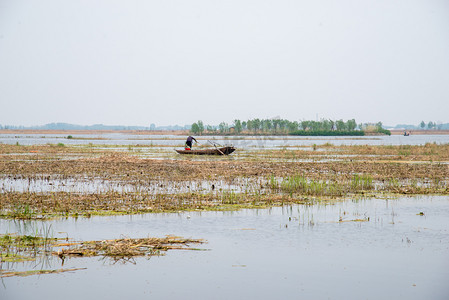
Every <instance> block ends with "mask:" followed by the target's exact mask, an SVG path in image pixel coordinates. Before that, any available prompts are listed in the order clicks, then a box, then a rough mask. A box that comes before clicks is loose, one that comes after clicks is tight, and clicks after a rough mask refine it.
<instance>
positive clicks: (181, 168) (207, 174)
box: [0, 144, 449, 219]
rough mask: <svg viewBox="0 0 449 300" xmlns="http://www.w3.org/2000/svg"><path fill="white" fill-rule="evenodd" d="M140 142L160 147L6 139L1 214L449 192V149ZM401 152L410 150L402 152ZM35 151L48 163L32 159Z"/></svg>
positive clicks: (0, 171)
mask: <svg viewBox="0 0 449 300" xmlns="http://www.w3.org/2000/svg"><path fill="white" fill-rule="evenodd" d="M128 147H130V149H132V151H127V148H128ZM134 148H137V149H140V150H142V153H143V154H145V152H146V151H150V150H147V148H143V147H139V146H138V145H133V146H132V147H131V146H127V145H115V146H113V147H105V146H104V147H97V146H95V145H84V146H76V147H74V146H70V145H67V146H64V147H58V146H57V145H40V146H15V145H3V144H0V154H2V155H1V156H0V182H2V183H1V185H0V217H3V218H14V219H38V218H51V217H68V216H73V217H80V216H86V217H89V216H92V215H105V214H138V213H148V212H167V211H180V210H222V209H233V208H232V207H234V208H241V207H251V206H254V207H259V206H261V205H262V206H263V205H277V204H279V203H289V202H291V203H298V202H302V201H304V199H306V198H308V197H324V198H338V197H347V196H351V197H352V196H353V195H367V194H370V195H379V194H382V193H397V194H429V193H439V194H449V188H448V180H449V168H448V166H447V162H445V161H444V160H445V159H446V158H449V145H437V144H426V145H424V146H334V145H332V144H324V145H316V151H313V150H310V149H309V150H306V149H307V147H302V148H301V147H300V149H297V148H294V149H288V147H285V148H283V149H279V150H273V149H271V150H258V151H252V150H251V151H245V150H242V151H241V154H240V153H239V155H240V158H238V159H234V158H232V159H229V158H226V159H207V158H206V159H202V160H201V158H199V159H188V158H186V159H179V158H178V159H162V160H157V159H143V158H141V157H140V156H139V155H141V154H142V153H139V154H138V155H136V153H138V152H136V151H134ZM144 149H145V150H144ZM154 150H155V151H156V152H154V153H157V151H159V150H158V149H154ZM151 151H153V150H151ZM401 151H407V153H410V154H408V155H406V156H405V155H402V156H401V155H399V153H400V152H401ZM36 153H37V154H38V156H37V155H36ZM403 153H405V152H403ZM28 154H30V155H31V156H30V157H39V159H35V160H31V159H30V160H27V159H24V157H26V156H27V155H28ZM74 156H75V157H74ZM426 157H427V158H426ZM430 157H431V159H432V160H434V161H435V162H433V163H432V162H430V160H429V158H430ZM416 160H419V161H416ZM426 160H427V161H426ZM21 185H22V188H21V187H20V186H21Z"/></svg>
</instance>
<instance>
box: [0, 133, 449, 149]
mask: <svg viewBox="0 0 449 300" xmlns="http://www.w3.org/2000/svg"><path fill="white" fill-rule="evenodd" d="M72 136H73V138H72V139H68V138H67V135H63V134H0V143H4V144H16V143H19V144H20V145H44V144H48V143H50V144H58V143H63V144H67V145H87V144H90V143H91V144H94V145H137V144H138V145H152V146H157V145H165V146H173V147H183V146H184V143H185V139H186V136H179V135H132V134H125V133H105V134H79V135H78V134H72ZM208 140H210V141H213V142H216V143H219V144H223V145H224V144H232V145H234V146H235V147H237V148H243V149H246V148H249V149H253V148H254V149H257V148H261V149H266V148H277V147H286V146H312V145H313V144H316V145H323V144H326V143H331V144H334V145H424V144H426V143H437V144H446V143H449V135H410V136H402V135H392V136H364V137H297V136H245V137H237V136H228V137H223V136H201V137H198V141H200V143H202V144H208V142H207V141H208Z"/></svg>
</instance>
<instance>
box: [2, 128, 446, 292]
mask: <svg viewBox="0 0 449 300" xmlns="http://www.w3.org/2000/svg"><path fill="white" fill-rule="evenodd" d="M70 136H71V137H70V138H67V136H64V135H62V134H54V135H48V134H44V135H39V134H35V135H31V134H16V135H12V134H7V135H1V134H0V142H1V144H0V218H1V219H0V225H1V227H0V228H1V232H0V234H1V237H0V239H1V241H2V242H1V244H0V245H1V246H2V256H1V259H2V260H1V273H0V276H2V277H3V279H2V280H3V289H2V290H1V291H0V294H4V295H5V296H7V297H11V299H15V298H17V297H16V296H20V297H19V298H22V297H27V296H30V295H32V294H37V295H44V294H45V290H46V289H47V288H52V289H55V290H56V291H58V290H60V291H61V292H63V291H64V290H66V291H70V293H69V294H70V295H68V297H69V298H70V299H71V298H73V299H79V297H82V295H83V294H82V293H81V292H79V291H76V289H75V288H76V287H80V286H85V285H87V286H88V287H89V288H88V292H89V293H90V294H91V295H92V297H93V296H95V295H97V294H98V295H104V293H106V294H108V295H110V297H111V298H113V299H118V298H120V297H125V295H128V296H129V295H134V296H137V297H139V296H140V297H141V296H143V295H152V296H154V297H158V298H161V297H164V296H166V297H171V298H180V297H183V298H186V297H187V298H229V297H233V298H241V299H243V298H248V297H254V296H255V295H256V296H257V295H258V296H259V297H262V298H266V297H270V298H273V297H279V296H282V295H291V293H293V294H295V295H298V297H300V298H302V297H304V298H315V299H328V298H331V299H332V298H334V299H339V298H342V297H344V298H350V299H359V298H368V299H374V298H385V297H387V296H391V297H393V298H398V297H401V298H403V297H404V296H407V298H410V299H422V298H429V297H430V298H433V299H445V298H446V297H447V295H449V289H448V288H447V286H446V285H445V280H444V278H448V275H449V274H448V271H447V270H449V268H448V266H449V260H448V259H447V258H448V257H449V231H448V230H449V224H448V223H449V222H447V220H448V217H449V186H448V181H449V139H448V138H447V137H444V136H436V137H432V136H425V137H421V136H417V137H416V138H414V139H413V137H411V138H412V139H408V140H407V139H406V137H398V136H396V137H395V136H392V137H369V138H367V137H363V138H362V137H360V138H350V137H347V138H311V137H308V138H303V137H294V138H292V137H278V136H275V137H235V138H232V137H231V138H226V139H224V138H220V137H207V138H204V139H213V140H214V141H217V142H219V143H222V144H233V145H234V146H236V147H237V151H236V152H235V153H233V154H232V155H230V156H226V157H184V156H181V155H179V154H177V153H176V152H175V151H174V148H176V147H178V148H181V147H182V146H183V139H184V137H179V136H154V135H153V136H145V135H126V134H111V133H108V134H105V135H101V134H98V135H95V136H91V135H86V134H84V135H76V134H70ZM199 141H200V142H201V145H199V146H198V147H200V148H205V147H207V142H206V140H204V141H201V137H200V138H199ZM162 241H166V242H167V243H165V244H162ZM167 250H181V251H168V253H167V255H163V256H162V254H165V252H167ZM186 250H194V251H186ZM199 250H207V251H199ZM111 257H112V258H113V259H111ZM150 257H151V259H150ZM409 270H411V271H409ZM59 273H61V274H59ZM25 275H34V276H25ZM24 276H25V277H24ZM98 276H105V277H106V278H107V280H104V282H103V281H97V285H96V286H95V287H94V286H92V284H91V283H90V282H92V281H94V278H96V277H98ZM361 276H364V277H365V279H362V278H361ZM64 278H70V280H71V284H72V285H73V286H68V284H67V283H64V280H63V279H64ZM126 278H130V279H128V280H127V279H126ZM393 278H394V279H393ZM36 280H37V281H38V282H39V285H36V284H34V283H35V282H36ZM125 281H126V282H127V283H128V282H129V281H132V283H130V290H127V291H126V292H127V293H128V294H126V293H125V291H123V292H121V291H118V290H117V289H112V290H111V291H110V293H111V294H109V292H108V291H109V290H108V286H109V285H111V286H114V285H120V283H121V282H122V284H123V282H125ZM270 285H271V286H272V289H268V286H270ZM323 286H324V287H325V288H324V289H323V288H321V287H323ZM20 287H22V288H20ZM24 287H26V288H24ZM348 288H350V289H351V292H350V294H347V289H348ZM105 290H108V291H105ZM345 291H346V292H345ZM164 293H165V294H164ZM186 295H187V296H186ZM345 295H346V296H345ZM2 299H3V298H2ZM7 299H8V298H7Z"/></svg>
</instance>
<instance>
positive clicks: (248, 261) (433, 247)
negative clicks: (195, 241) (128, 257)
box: [0, 196, 449, 299]
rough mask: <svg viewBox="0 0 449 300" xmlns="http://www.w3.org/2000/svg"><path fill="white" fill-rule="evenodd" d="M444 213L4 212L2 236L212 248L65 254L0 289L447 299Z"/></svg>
mask: <svg viewBox="0 0 449 300" xmlns="http://www.w3.org/2000/svg"><path fill="white" fill-rule="evenodd" d="M420 212H423V213H424V215H419V213H420ZM368 218H369V221H368ZM340 220H341V221H343V222H339V221H340ZM359 220H364V221H363V222H361V221H359ZM448 220H449V197H447V196H432V197H411V198H400V199H390V200H385V199H366V200H358V201H355V200H346V201H341V202H337V203H335V204H325V203H316V204H314V205H293V206H286V207H276V208H271V209H258V210H256V209H253V210H242V211H235V212H184V213H172V214H145V215H135V216H116V217H93V218H90V219H82V218H80V219H77V220H76V219H67V220H52V221H47V222H37V221H33V222H25V223H23V222H18V221H8V220H0V228H1V233H5V232H20V233H22V234H25V233H27V232H33V231H34V232H35V231H36V230H39V228H41V227H43V226H44V227H46V228H51V230H52V231H53V234H54V236H55V237H65V236H69V237H71V238H74V239H75V240H100V239H112V238H120V237H121V236H122V235H125V236H129V237H146V236H148V235H149V236H165V235H166V234H174V235H177V236H182V237H186V238H203V239H206V240H207V241H208V243H207V244H204V245H201V246H200V248H205V249H209V251H169V252H168V253H167V255H166V256H164V257H153V258H151V259H150V260H146V259H136V264H125V265H123V264H120V263H117V264H111V263H110V262H108V261H103V260H99V259H97V258H93V259H75V258H73V259H70V260H69V261H67V260H66V262H65V265H64V268H74V267H75V268H82V267H87V270H80V271H76V272H72V273H62V274H55V275H41V276H30V277H13V278H4V279H3V287H0V296H1V297H0V298H1V299H27V298H33V299H44V298H45V299H56V298H60V297H64V298H65V299H84V298H90V299H93V298H98V299H105V298H109V299H124V298H126V299H129V298H131V297H136V298H138V299H141V298H143V297H146V298H148V297H152V298H157V299H160V298H165V299H167V298H169V299H180V298H182V299H230V298H234V299H255V298H263V299H273V298H285V299H291V298H295V299H296V298H299V299H448V296H449V285H448V284H447V283H448V278H449V221H448ZM41 266H42V267H44V268H50V267H52V268H55V269H56V268H61V261H60V260H59V259H51V260H50V261H46V262H45V261H44V262H42V263H41V264H40V265H39V264H38V266H36V267H37V268H39V267H41ZM5 267H6V266H5V265H3V266H2V268H4V269H5ZM23 267H24V266H21V265H15V266H14V268H15V269H21V268H23Z"/></svg>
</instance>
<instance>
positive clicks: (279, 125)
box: [191, 118, 382, 135]
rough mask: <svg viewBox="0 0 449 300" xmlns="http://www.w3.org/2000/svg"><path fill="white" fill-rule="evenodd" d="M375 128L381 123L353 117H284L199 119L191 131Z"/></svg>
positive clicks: (308, 131) (292, 131) (302, 130)
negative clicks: (217, 121)
mask: <svg viewBox="0 0 449 300" xmlns="http://www.w3.org/2000/svg"><path fill="white" fill-rule="evenodd" d="M370 125H371V126H373V127H374V128H375V129H376V128H378V129H381V128H382V123H381V122H379V123H376V124H357V123H356V121H355V119H351V120H347V121H343V120H336V121H334V120H330V119H321V120H320V121H307V120H304V121H289V120H286V119H259V118H256V119H251V120H247V121H241V120H239V119H236V120H234V121H233V122H232V123H231V124H228V123H226V122H221V123H220V124H219V125H218V126H212V125H204V123H203V121H201V120H199V121H197V122H195V123H193V124H192V127H191V132H192V133H193V134H197V135H202V134H231V133H232V134H274V135H278V134H293V133H295V132H296V133H298V132H307V133H308V134H310V133H313V132H322V133H324V132H328V133H331V134H332V135H334V134H335V135H339V133H340V134H341V133H343V132H356V131H359V132H360V131H363V129H365V130H366V129H368V128H369V126H370Z"/></svg>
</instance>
